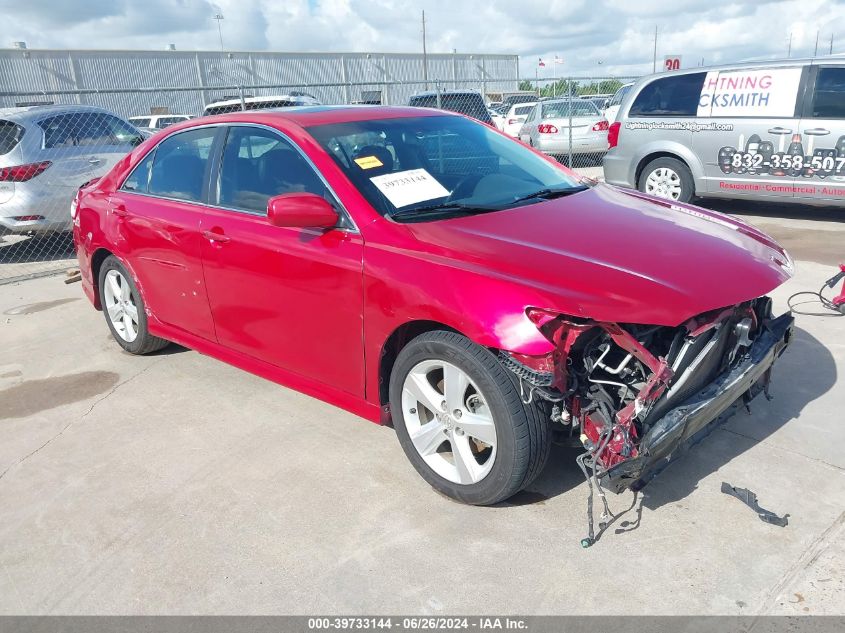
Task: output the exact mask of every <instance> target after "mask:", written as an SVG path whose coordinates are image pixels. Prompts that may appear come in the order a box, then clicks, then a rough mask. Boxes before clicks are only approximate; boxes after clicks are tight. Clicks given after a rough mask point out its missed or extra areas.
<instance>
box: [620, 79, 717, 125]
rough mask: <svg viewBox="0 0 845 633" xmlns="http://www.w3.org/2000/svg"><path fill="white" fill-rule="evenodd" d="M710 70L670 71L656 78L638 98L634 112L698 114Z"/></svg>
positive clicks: (679, 114)
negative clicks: (674, 72)
mask: <svg viewBox="0 0 845 633" xmlns="http://www.w3.org/2000/svg"><path fill="white" fill-rule="evenodd" d="M706 74H707V73H690V74H686V75H670V76H668V77H662V78H660V79H657V80H655V81H652V82H651V83H650V84H648V85H646V86H645V87H644V88H643V89H642V90H640V93H639V94H638V95H637V97H636V99H634V103H633V104H632V105H631V110H630V116H674V117H694V116H696V114H697V112H698V102H699V97H700V96H701V88H702V86H703V85H704V77H705V75H706Z"/></svg>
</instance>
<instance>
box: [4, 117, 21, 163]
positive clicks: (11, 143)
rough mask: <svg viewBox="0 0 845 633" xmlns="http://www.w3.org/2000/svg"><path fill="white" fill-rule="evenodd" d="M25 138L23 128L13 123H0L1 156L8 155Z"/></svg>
mask: <svg viewBox="0 0 845 633" xmlns="http://www.w3.org/2000/svg"><path fill="white" fill-rule="evenodd" d="M21 138H23V128H22V127H21V126H20V125H18V124H16V123H12V122H11V121H0V156H3V155H4V154H8V153H9V152H11V151H12V150H13V149H15V147H17V145H18V143H19V142H20V140H21Z"/></svg>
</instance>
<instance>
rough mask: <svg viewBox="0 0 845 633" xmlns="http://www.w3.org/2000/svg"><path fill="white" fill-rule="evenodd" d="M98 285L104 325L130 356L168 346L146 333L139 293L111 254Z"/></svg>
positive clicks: (105, 263)
mask: <svg viewBox="0 0 845 633" xmlns="http://www.w3.org/2000/svg"><path fill="white" fill-rule="evenodd" d="M99 282H100V299H101V303H102V307H103V313H104V314H105V317H106V323H108V326H109V330H111V333H112V336H113V337H114V340H116V341H117V342H118V344H119V345H120V346H121V347H122V348H123V349H125V350H126V351H127V352H129V353H131V354H148V353H150V352H154V351H156V350H160V349H162V348H163V347H166V346H167V345H168V344H169V343H168V341H166V340H164V339H161V338H158V337H157V336H153V335H152V334H150V333H149V332H148V331H147V315H146V313H145V312H144V302H143V299H142V298H141V293H140V292H138V288H137V287H136V286H135V283H134V282H133V281H132V278H131V276H130V275H129V273H128V272H127V270H126V268H125V267H124V266H123V264H121V263H120V260H118V259H117V258H116V257H114V256H113V255H110V256H109V257H107V258H106V259H105V261H103V265H102V266H101V267H100V279H99Z"/></svg>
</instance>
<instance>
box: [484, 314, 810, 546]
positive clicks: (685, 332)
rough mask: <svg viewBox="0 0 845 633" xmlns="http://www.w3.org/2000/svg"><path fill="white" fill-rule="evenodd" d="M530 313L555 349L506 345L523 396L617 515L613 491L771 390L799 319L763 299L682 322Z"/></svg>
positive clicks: (635, 485)
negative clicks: (566, 442)
mask: <svg viewBox="0 0 845 633" xmlns="http://www.w3.org/2000/svg"><path fill="white" fill-rule="evenodd" d="M526 313H527V316H528V317H529V319H531V321H532V322H533V323H534V324H535V325H536V326H537V327H538V328H539V330H540V332H541V333H542V334H543V336H545V337H546V338H547V339H548V340H549V341H551V342H552V343H553V344H554V346H555V349H554V351H553V352H552V353H551V354H548V355H546V356H543V357H529V356H521V355H516V354H510V353H506V352H501V354H500V358H501V360H502V363H503V364H504V365H505V366H506V367H507V368H508V369H509V370H511V371H512V372H513V373H514V374H515V375H516V376H517V378H518V381H519V384H520V389H521V392H522V395H523V400H524V401H525V402H526V403H529V402H535V403H536V406H539V407H541V408H543V409H544V410H546V411H547V412H548V414H549V416H550V418H551V420H552V422H553V423H554V424H556V426H557V430H558V431H559V434H560V432H562V433H563V434H564V436H565V437H571V438H573V439H574V438H576V437H577V438H579V439H580V443H581V444H582V445H583V447H584V449H585V452H584V453H583V454H582V455H580V456H579V457H578V458H577V461H578V464H579V466H580V468H581V470H582V471H583V473H584V476H585V478H586V479H587V482H588V484H589V486H590V499H589V507H588V518H589V528H590V529H589V532H590V533H589V537H588V538H587V539H584V541H582V544H583V545H584V546H589V545H591V544H592V542H593V540H594V534H593V526H592V514H593V513H592V496H593V489H596V490H597V491H598V493H599V494H600V496H601V499H602V502H603V504H604V510H603V514H602V520H603V521H606V520H607V518H608V517H609V515H610V512H609V510H608V507H607V502H606V499H605V497H604V490H603V488H609V489H611V490H613V491H615V492H621V491H623V490H625V489H627V488H631V489H633V490H639V489H641V488H642V487H643V486H644V485H645V484H646V483H647V482H648V481H649V479H651V477H653V476H654V475H655V474H657V472H659V471H660V470H661V469H662V468H663V467H664V466H665V465H666V464H668V462H669V461H670V460H671V459H672V457H673V454H674V453H677V452H678V449H680V448H682V447H685V446H688V445H689V444H692V443H694V442H695V441H696V440H697V439H698V438H700V437H701V436H702V435H703V434H705V433H706V432H707V430H709V428H710V427H711V426H712V425H713V424H714V423H717V422H718V421H721V420H722V419H724V417H726V412H728V410H729V409H731V407H732V405H733V404H734V403H735V402H737V401H740V400H742V401H744V402H745V403H746V404H747V403H748V401H750V400H751V398H753V397H754V396H755V395H757V394H758V393H760V392H761V391H762V392H765V393H766V395H767V396H768V386H769V381H770V378H771V368H772V365H773V364H774V361H775V360H776V359H777V357H778V356H779V355H780V354H781V353H782V352H783V350H784V349H785V348H786V346H787V345H788V344H789V341H790V338H791V334H792V327H793V318H792V316H791V315H790V314H788V313H787V314H784V315H782V316H780V317H777V318H773V316H772V309H771V300H770V299H769V298H768V297H761V298H758V299H755V300H753V301H748V302H744V303H741V304H738V305H735V306H732V307H729V308H724V309H720V310H715V311H712V312H708V313H705V314H701V315H699V316H697V317H695V318H692V319H690V320H689V321H687V322H686V323H684V324H683V325H681V326H678V327H667V326H649V325H633V324H624V323H603V322H596V321H591V320H589V319H582V318H576V317H570V316H566V315H561V314H557V313H554V312H550V311H547V310H542V309H537V308H529V309H528V310H527V312H526Z"/></svg>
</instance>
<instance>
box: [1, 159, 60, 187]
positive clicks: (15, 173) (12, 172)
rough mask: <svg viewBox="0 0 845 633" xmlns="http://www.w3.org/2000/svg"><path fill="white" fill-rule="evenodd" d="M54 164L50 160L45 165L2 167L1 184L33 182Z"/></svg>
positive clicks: (30, 164)
mask: <svg viewBox="0 0 845 633" xmlns="http://www.w3.org/2000/svg"><path fill="white" fill-rule="evenodd" d="M52 164H53V163H51V162H50V161H49V160H45V161H44V162H43V163H29V164H28V165H15V166H14V167H0V182H26V181H27V180H32V179H33V178H35V177H36V176H37V175H38V174H40V173H41V172H42V171H44V170H45V169H47V168H48V167H49V166H50V165H52Z"/></svg>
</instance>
